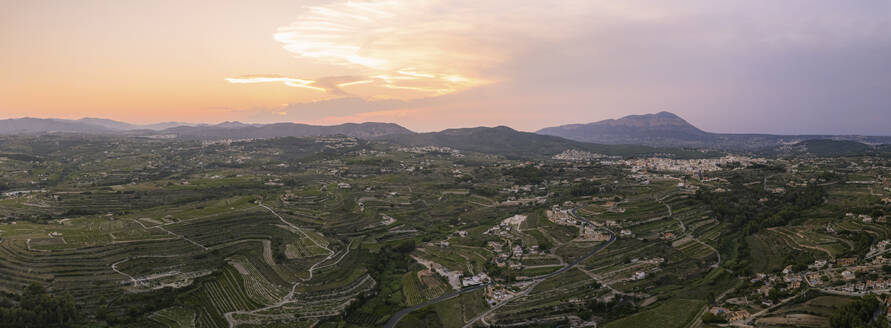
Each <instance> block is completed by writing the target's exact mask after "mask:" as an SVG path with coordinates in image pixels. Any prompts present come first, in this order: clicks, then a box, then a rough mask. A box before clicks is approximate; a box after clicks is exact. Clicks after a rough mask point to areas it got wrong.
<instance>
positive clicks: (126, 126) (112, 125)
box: [73, 117, 194, 131]
mask: <svg viewBox="0 0 891 328" xmlns="http://www.w3.org/2000/svg"><path fill="white" fill-rule="evenodd" d="M73 122H81V123H87V124H92V125H98V126H102V127H105V128H107V129H111V130H118V131H131V130H155V131H158V130H164V129H169V128H172V127H176V126H192V125H194V124H191V123H183V122H161V123H155V124H143V125H139V124H130V123H126V122H120V121H115V120H109V119H106V118H92V117H85V118H82V119H79V120H76V121H73Z"/></svg>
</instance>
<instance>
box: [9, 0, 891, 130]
mask: <svg viewBox="0 0 891 328" xmlns="http://www.w3.org/2000/svg"><path fill="white" fill-rule="evenodd" d="M0 8H3V10H2V11H0V45H2V46H0V118H14V117H26V116H27V117H54V118H81V117H102V118H110V119H116V120H121V121H127V122H132V123H154V122H161V121H182V122H206V123H218V122H223V121H235V120H237V121H242V122H253V123H266V122H300V123H310V124H326V125H327V124H339V123H344V122H366V121H375V122H394V123H398V124H401V125H403V126H406V127H408V128H409V129H412V130H415V131H436V130H441V129H446V128H454V127H471V126H495V125H507V126H510V127H513V128H516V129H519V130H524V131H535V130H538V129H540V128H544V127H548V126H554V125H561V124H570V123H587V122H594V121H599V120H603V119H610V118H618V117H621V116H625V115H632V114H645V113H656V112H660V111H669V112H673V113H675V114H678V115H679V116H681V117H683V118H685V119H687V120H688V121H689V122H690V123H692V124H694V125H696V126H698V127H700V128H702V129H704V130H706V131H713V132H730V133H777V134H805V133H820V134H823V133H827V134H870V135H891V124H889V123H891V15H889V13H891V1H885V0H858V1H828V0H784V1H774V0H764V1H758V0H739V1H736V0H722V1H714V0H675V1H668V0H664V1H655V0H653V1H637V0H623V1H614V0H583V1H576V0H563V1H526V0H487V1H478V0H474V1H470V0H405V1H403V0H387V1H362V0H354V1H326V0H305V1H304V0H288V1H276V0H272V1H228V0H215V1H195V0H179V1H164V0H159V1H96V0H82V1H63V0H57V1H41V0H34V1H13V0H0Z"/></svg>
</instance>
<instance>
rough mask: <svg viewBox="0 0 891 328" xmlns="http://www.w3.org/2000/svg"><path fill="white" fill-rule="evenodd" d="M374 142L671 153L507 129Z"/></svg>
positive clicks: (514, 150)
mask: <svg viewBox="0 0 891 328" xmlns="http://www.w3.org/2000/svg"><path fill="white" fill-rule="evenodd" d="M375 139H377V140H385V141H388V142H390V143H393V144H397V145H403V146H425V145H433V146H442V147H450V148H454V149H459V150H464V151H473V152H480V153H488V154H497V155H503V156H505V157H508V158H541V157H551V156H553V155H556V154H559V153H561V152H563V151H566V150H580V151H587V152H591V153H597V154H604V155H614V156H633V155H647V154H654V153H657V152H659V153H669V152H672V151H671V150H665V149H656V148H653V147H647V146H636V145H602V144H593V143H586V142H579V141H574V140H569V139H565V138H561V137H555V136H548V135H541V134H536V133H531V132H520V131H516V130H514V129H511V128H509V127H506V126H497V127H476V128H463V129H448V130H443V131H440V132H428V133H415V134H393V135H387V136H383V137H378V138H375ZM678 155H682V156H690V155H695V156H702V153H698V152H697V153H696V154H693V153H688V152H683V154H680V153H678Z"/></svg>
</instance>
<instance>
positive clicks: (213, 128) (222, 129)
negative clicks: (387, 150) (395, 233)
mask: <svg viewBox="0 0 891 328" xmlns="http://www.w3.org/2000/svg"><path fill="white" fill-rule="evenodd" d="M406 133H409V134H410V133H414V132H412V131H411V130H409V129H406V128H404V127H402V126H400V125H398V124H394V123H376V122H366V123H346V124H340V125H331V126H322V125H308V124H295V123H274V124H254V125H249V124H243V123H239V122H225V123H222V124H219V125H202V126H178V127H174V128H169V129H164V130H161V131H158V132H157V134H175V135H177V136H180V137H193V138H201V139H220V138H224V139H257V138H278V137H316V136H331V135H345V136H350V137H356V138H363V139H370V138H375V137H380V136H385V135H390V134H406Z"/></svg>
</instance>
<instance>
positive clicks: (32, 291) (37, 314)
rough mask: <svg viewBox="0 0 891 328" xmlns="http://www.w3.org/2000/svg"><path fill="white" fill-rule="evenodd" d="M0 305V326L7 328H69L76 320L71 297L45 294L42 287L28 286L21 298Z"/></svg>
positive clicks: (76, 314) (75, 309)
mask: <svg viewBox="0 0 891 328" xmlns="http://www.w3.org/2000/svg"><path fill="white" fill-rule="evenodd" d="M11 298H12V300H8V299H4V300H2V301H0V326H3V327H9V328H32V327H33V328H37V327H48V328H52V327H70V326H71V325H72V324H73V323H74V322H75V321H76V320H77V319H78V311H77V306H76V304H75V303H74V298H72V297H71V294H68V293H65V294H64V295H62V296H55V295H51V294H49V293H48V292H47V291H46V289H45V288H43V286H40V285H38V284H31V285H30V286H28V287H27V288H25V290H24V292H22V295H20V296H16V295H11Z"/></svg>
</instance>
